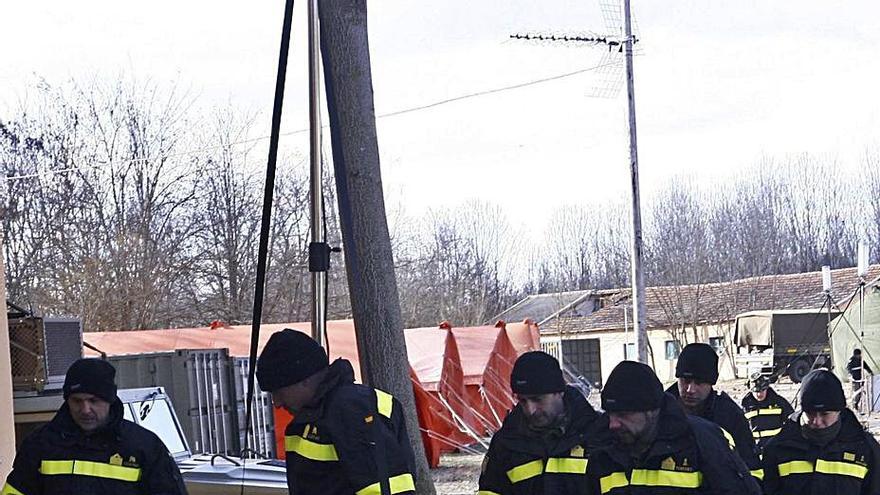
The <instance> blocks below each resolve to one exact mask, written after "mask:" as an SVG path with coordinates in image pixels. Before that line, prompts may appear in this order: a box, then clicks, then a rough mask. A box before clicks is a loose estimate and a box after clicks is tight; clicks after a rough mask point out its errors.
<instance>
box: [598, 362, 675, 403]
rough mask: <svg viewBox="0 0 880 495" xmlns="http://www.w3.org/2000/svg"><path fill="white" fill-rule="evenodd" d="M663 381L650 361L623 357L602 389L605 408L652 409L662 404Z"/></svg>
mask: <svg viewBox="0 0 880 495" xmlns="http://www.w3.org/2000/svg"><path fill="white" fill-rule="evenodd" d="M663 396H664V392H663V384H661V383H660V380H659V379H658V378H657V375H656V374H655V373H654V370H652V369H651V368H650V367H648V365H646V364H642V363H637V362H635V361H621V362H620V363H618V365H617V366H615V367H614V369H613V370H612V371H611V375H610V376H609V377H608V381H607V382H605V387H604V388H603V389H602V409H604V410H606V411H610V412H615V411H652V410H654V409H659V408H660V406H661V405H662V404H663Z"/></svg>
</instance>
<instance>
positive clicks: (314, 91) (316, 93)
mask: <svg viewBox="0 0 880 495" xmlns="http://www.w3.org/2000/svg"><path fill="white" fill-rule="evenodd" d="M320 63H321V41H320V26H319V24H318V0H309V157H310V165H311V167H310V177H311V181H310V189H311V194H310V197H311V217H312V218H311V230H312V235H311V241H312V245H313V246H324V245H325V244H324V243H325V242H326V239H325V238H324V190H323V188H322V184H321V182H322V181H321V179H322V176H323V174H322V166H321V92H320V88H321V70H320V69H321V68H320ZM324 251H325V250H324ZM310 255H311V254H310ZM326 329H327V271H326V270H316V271H312V338H313V339H315V341H317V342H318V343H319V344H321V345H324V333H325V332H326Z"/></svg>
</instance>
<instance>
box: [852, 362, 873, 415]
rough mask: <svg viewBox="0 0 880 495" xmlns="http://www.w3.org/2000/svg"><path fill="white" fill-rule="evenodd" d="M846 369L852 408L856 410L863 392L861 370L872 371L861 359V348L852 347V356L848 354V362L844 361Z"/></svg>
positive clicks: (869, 372)
mask: <svg viewBox="0 0 880 495" xmlns="http://www.w3.org/2000/svg"><path fill="white" fill-rule="evenodd" d="M846 370H847V371H848V372H849V376H850V378H852V392H853V395H852V401H853V409H855V410H856V411H858V410H859V406H860V405H861V403H862V395H864V393H865V387H864V385H865V380H864V375H863V373H862V371H864V372H865V373H867V374H869V375H870V374H873V373H874V372H873V371H871V367H870V366H868V363H866V362H865V361H864V360H863V359H862V350H861V349H853V353H852V356H850V358H849V362H848V363H846Z"/></svg>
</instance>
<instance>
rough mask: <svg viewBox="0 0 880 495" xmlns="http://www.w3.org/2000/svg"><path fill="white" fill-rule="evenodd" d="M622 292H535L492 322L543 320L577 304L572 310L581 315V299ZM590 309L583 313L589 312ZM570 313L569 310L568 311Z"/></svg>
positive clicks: (608, 290)
mask: <svg viewBox="0 0 880 495" xmlns="http://www.w3.org/2000/svg"><path fill="white" fill-rule="evenodd" d="M617 292H620V289H593V290H573V291H568V292H551V293H547V294H534V295H531V296H527V297H525V298H524V299H522V300H520V301H519V302H518V303H516V304H514V305H513V306H511V307H509V308H507V309H506V310H504V312H502V313H501V314H499V315H497V316H496V317H495V318H493V319H492V321H491V322H490V323H494V322H495V321H498V320H504V321H523V320H526V319H530V320H533V321H536V322H540V321H543V320H544V319H546V318H549V317H551V316H554V315H555V314H556V313H557V312H558V311H560V310H562V309H563V308H566V307H567V306H570V305H572V304H575V307H574V308H571V311H572V312H574V314H576V315H579V314H581V313H579V312H578V305H577V304H576V303H578V300H579V299H587V297H588V296H596V297H603V296H606V295H608V294H612V293H617ZM591 311H592V307H590V308H589V310H587V311H584V312H583V313H582V314H589V313H590V312H591ZM567 313H568V311H567Z"/></svg>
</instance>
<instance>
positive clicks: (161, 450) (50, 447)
mask: <svg viewBox="0 0 880 495" xmlns="http://www.w3.org/2000/svg"><path fill="white" fill-rule="evenodd" d="M115 377H116V370H115V369H114V368H113V366H112V365H111V364H110V363H108V362H106V361H101V360H99V359H80V360H78V361H76V362H75V363H73V365H71V366H70V369H68V370H67V376H66V377H65V379H64V389H63V390H64V405H62V406H61V409H59V410H58V413H57V414H56V415H55V417H54V418H53V419H52V421H50V422H49V423H48V424H47V425H46V426H43V427H42V428H40V429H39V430H37V431H35V432H34V433H33V434H31V435H30V436H28V437H27V438H25V440H24V442H22V444H21V448H19V450H18V453H17V454H16V456H15V462H14V463H13V466H12V472H11V473H9V477H8V478H6V484H5V486H4V487H3V490H2V491H0V493H2V495H105V494H106V495H128V494H131V495H143V494H150V495H185V494H186V488H184V485H183V480H182V478H181V476H180V471H179V470H178V469H177V464H175V462H174V459H172V458H171V454H169V453H168V448H167V447H165V444H164V443H162V440H160V439H159V437H157V436H156V434H155V433H153V432H151V431H150V430H147V429H146V428H143V427H141V426H139V425H136V424H134V423H132V422H131V421H128V420H126V419H124V418H123V409H122V402H121V401H120V400H119V398H118V397H116V384H115V383H114V379H115Z"/></svg>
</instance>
